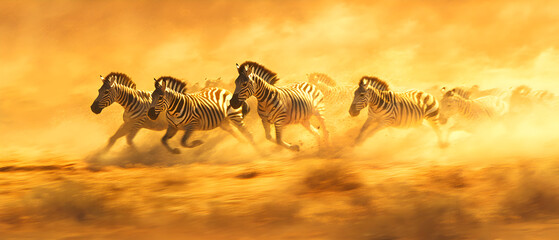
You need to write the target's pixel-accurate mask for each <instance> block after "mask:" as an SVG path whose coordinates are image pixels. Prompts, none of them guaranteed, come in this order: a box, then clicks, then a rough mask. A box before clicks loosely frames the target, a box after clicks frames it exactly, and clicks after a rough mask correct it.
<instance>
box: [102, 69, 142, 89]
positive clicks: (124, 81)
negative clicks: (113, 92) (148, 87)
mask: <svg viewBox="0 0 559 240" xmlns="http://www.w3.org/2000/svg"><path fill="white" fill-rule="evenodd" d="M111 78H114V79H115V82H116V83H118V84H120V85H122V86H126V87H129V88H132V89H136V83H134V82H133V81H132V79H130V77H128V75H126V74H124V73H119V72H111V73H109V74H108V75H107V76H106V77H105V78H103V79H105V80H111Z"/></svg>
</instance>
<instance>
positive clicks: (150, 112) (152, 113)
mask: <svg viewBox="0 0 559 240" xmlns="http://www.w3.org/2000/svg"><path fill="white" fill-rule="evenodd" d="M157 116H159V113H158V112H155V108H154V107H152V108H150V109H149V110H148V117H149V118H150V119H151V120H155V119H157Z"/></svg>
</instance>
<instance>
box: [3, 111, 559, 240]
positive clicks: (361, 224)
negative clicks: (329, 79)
mask: <svg viewBox="0 0 559 240" xmlns="http://www.w3.org/2000/svg"><path fill="white" fill-rule="evenodd" d="M355 122H358V121H357V120H356V121H355ZM550 124H551V123H550ZM258 127H260V126H255V128H254V132H256V133H260V132H259V131H260V129H259V128H258ZM541 127H543V128H541V129H540V128H534V129H532V133H534V134H536V136H525V135H524V133H525V130H518V131H511V132H508V133H507V134H508V135H503V133H502V132H499V131H495V132H494V133H492V132H491V131H486V132H485V133H484V134H482V135H470V134H468V133H465V132H458V133H455V134H453V135H452V140H453V143H452V145H451V146H450V147H449V148H448V149H439V148H437V147H436V140H435V139H434V138H433V137H434V134H433V133H432V132H431V131H430V129H428V128H427V127H425V128H418V129H415V130H398V129H393V130H386V131H384V132H381V133H379V134H378V135H376V136H374V137H373V138H371V139H369V140H368V141H367V142H366V143H365V144H364V146H362V147H357V148H352V147H347V146H345V144H341V143H340V142H338V143H333V144H332V146H331V148H330V150H320V149H319V148H318V147H317V146H316V145H314V144H310V145H309V144H306V145H304V147H305V148H304V150H303V151H302V152H300V153H291V152H288V151H287V150H281V149H277V148H276V147H275V146H273V144H271V143H267V142H264V143H262V144H261V146H262V148H264V149H265V150H266V151H269V152H270V155H267V156H259V155H258V154H257V153H256V152H255V151H254V150H252V149H251V148H246V149H244V147H245V145H244V144H242V143H238V142H237V140H236V139H234V138H232V137H229V136H227V135H226V133H222V132H220V131H219V130H216V131H214V132H212V133H208V134H205V135H204V134H201V135H199V136H200V137H204V139H209V140H208V142H207V143H206V145H203V146H201V147H200V148H199V149H195V150H191V151H185V152H184V153H183V154H181V155H172V154H169V153H167V152H165V150H164V149H163V148H162V147H161V146H159V145H157V144H155V143H149V142H146V141H148V140H149V139H153V138H155V139H158V138H159V136H160V134H162V133H161V132H147V131H146V132H143V134H141V135H140V137H139V138H138V139H137V141H138V142H139V150H138V151H133V150H131V149H130V148H128V147H126V146H124V144H123V143H121V144H122V145H117V147H116V149H113V150H112V151H111V152H110V153H107V154H100V153H98V152H96V151H93V152H88V153H86V156H85V157H73V158H72V157H68V156H67V157H62V156H56V154H55V153H50V155H49V154H44V155H42V156H26V155H25V154H24V153H21V152H20V153H17V151H16V150H11V152H8V153H11V154H7V155H4V157H3V158H2V160H1V166H2V167H1V168H0V185H1V186H2V194H1V195H0V203H2V204H1V206H2V209H1V214H0V233H1V237H2V239H154V238H161V237H165V238H167V239H184V238H189V239H554V238H556V236H558V234H559V182H557V181H556V179H557V177H558V176H559V150H557V149H556V142H557V140H558V138H559V136H557V135H556V133H546V132H545V129H547V127H549V125H541ZM302 129H303V128H302V127H298V126H293V127H291V128H290V129H289V130H290V131H288V133H289V134H288V136H289V137H290V138H296V137H300V138H302V139H303V140H307V141H309V142H312V138H311V136H310V134H304V133H303V134H297V133H299V131H298V130H302ZM538 129H539V131H538ZM352 131H353V129H352V130H349V131H348V133H351V132H352ZM515 133H516V134H515ZM504 136H508V137H506V138H505V137H504ZM257 138H258V139H262V138H263V136H261V135H257ZM221 139H222V140H221ZM333 139H337V140H338V141H339V140H343V141H341V142H346V141H347V142H349V139H348V137H345V136H344V134H334V137H333ZM262 140H263V139H262ZM533 141H538V144H533ZM156 142H157V141H156ZM174 143H175V144H178V143H177V142H174ZM239 147H242V148H241V149H244V150H243V151H241V152H237V153H236V152H235V151H236V150H238V149H239ZM45 155H46V156H45ZM77 155H79V154H77Z"/></svg>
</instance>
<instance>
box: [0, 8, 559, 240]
mask: <svg viewBox="0 0 559 240" xmlns="http://www.w3.org/2000/svg"><path fill="white" fill-rule="evenodd" d="M558 4H559V2H549V1H541V2H539V1H534V0H526V1H507V0H496V1H485V2H480V1H467V0H466V1H392V0H390V1H382V0H381V1H374V2H372V1H362V2H359V1H351V2H340V1H329V0H324V1H319V0H316V1H289V0H286V1H281V2H277V1H250V2H247V1H174V0H164V1H118V0H117V1H103V0H99V1H65V0H53V1H1V0H0V23H1V24H0V43H2V44H0V53H1V54H0V76H1V79H2V80H0V239H136V240H140V239H368V240H370V239H378V240H388V239H507V240H508V239H514V240H516V239H557V236H559V181H557V179H559V178H558V177H559V150H558V148H557V147H558V144H557V143H558V140H559V126H558V124H557V121H556V120H557V119H559V118H558V116H557V112H558V111H557V109H554V108H547V107H542V108H541V109H537V110H536V111H531V112H527V113H525V114H524V115H523V116H521V117H520V118H518V119H515V118H512V119H507V120H506V121H504V122H499V123H496V124H494V125H490V126H488V127H486V128H482V129H481V130H480V131H478V132H477V133H474V134H471V133H466V132H456V133H453V134H452V135H451V146H450V147H448V148H447V149H439V148H438V147H437V143H436V138H435V135H434V133H433V132H432V131H431V130H430V129H429V128H428V127H419V128H416V129H407V130H406V129H387V130H384V131H381V132H379V133H378V134H377V135H376V136H374V137H372V138H370V139H368V140H367V141H366V142H365V143H364V144H363V145H362V146H360V147H353V146H352V144H351V142H352V141H353V139H354V137H355V136H356V133H357V131H358V129H359V127H360V126H361V124H362V123H363V121H364V117H365V115H366V114H364V113H362V114H361V115H360V116H358V117H357V118H353V119H352V118H350V117H349V116H348V113H347V110H348V108H349V106H348V103H347V102H345V103H340V102H336V103H334V104H329V105H327V108H328V115H327V121H328V122H327V124H328V125H327V126H328V128H329V130H330V131H331V136H332V145H331V146H330V147H328V148H322V149H320V148H319V147H318V146H317V144H315V142H314V139H313V138H312V136H311V135H310V134H308V133H307V132H306V131H305V130H304V128H302V127H301V126H292V127H289V128H288V129H287V130H286V137H285V138H286V139H287V140H288V141H290V142H294V143H299V144H302V147H301V148H302V151H301V152H300V153H291V152H289V151H286V150H281V149H277V148H276V147H275V146H274V145H273V144H271V143H269V142H267V141H266V140H265V139H264V136H263V132H262V127H261V126H260V123H259V120H258V119H257V116H256V113H255V109H256V108H255V107H253V108H252V109H253V112H252V113H251V114H250V115H249V119H248V122H247V126H248V127H249V129H250V130H251V131H252V132H253V133H254V136H255V138H256V139H257V142H258V143H259V144H258V145H259V147H260V148H261V149H262V150H263V152H266V154H263V155H261V154H258V153H257V152H256V151H255V150H254V149H253V148H251V147H249V146H246V144H245V143H239V142H238V141H237V140H236V139H234V138H232V137H231V136H228V135H227V134H226V133H223V132H221V131H220V130H215V131H212V132H208V133H205V134H197V135H196V136H195V138H197V139H203V140H204V141H206V143H205V144H204V145H202V146H200V147H199V148H196V149H191V150H186V149H185V150H184V151H183V153H182V154H181V155H171V154H169V153H167V152H166V151H165V150H164V149H163V148H162V147H161V146H160V143H159V139H160V138H161V136H162V134H163V133H162V132H151V131H146V130H142V131H141V132H140V133H139V134H138V136H137V137H136V139H135V142H136V144H137V151H134V150H132V149H130V148H128V147H127V146H126V144H125V141H124V140H123V139H121V140H119V141H118V142H117V144H116V145H115V146H114V148H113V149H112V150H111V151H110V152H108V153H105V154H103V153H101V152H100V150H99V149H102V148H103V147H104V144H105V143H106V141H107V139H108V137H109V136H111V135H112V134H113V133H114V131H115V130H116V129H117V128H118V126H119V124H120V123H121V121H122V108H121V107H120V106H118V105H117V104H114V105H113V106H110V107H108V108H106V109H105V110H103V113H102V114H100V115H94V114H93V113H91V111H90V109H89V106H90V105H91V103H92V101H93V100H94V99H95V97H96V96H97V89H99V87H100V86H101V82H100V81H99V78H98V76H99V75H106V74H108V73H110V72H113V71H118V72H124V73H126V74H127V75H129V76H130V77H131V78H132V80H133V81H134V82H135V83H137V87H138V89H142V90H153V80H152V79H153V78H154V77H159V76H164V75H170V76H174V77H177V78H180V79H183V80H185V81H188V82H189V84H190V86H192V85H194V84H195V83H199V84H200V83H201V84H202V85H203V80H204V79H206V78H208V79H216V78H218V77H221V79H223V80H224V81H225V82H227V84H228V86H230V84H231V82H232V81H233V79H234V78H235V77H236V76H237V72H236V69H235V63H239V64H241V63H242V62H244V61H247V60H251V61H256V62H259V63H261V64H263V65H264V66H266V67H268V68H270V69H271V70H273V71H275V72H277V73H278V75H279V77H280V79H281V80H280V82H279V83H278V85H285V84H288V83H291V82H300V81H305V80H306V77H305V76H306V74H308V73H311V72H323V73H326V74H328V75H330V76H331V77H332V78H333V79H335V80H336V81H338V83H339V84H340V85H356V84H357V81H358V79H359V78H360V77H361V76H363V75H373V76H377V77H379V78H381V79H383V80H386V81H387V82H388V83H389V84H390V87H391V88H392V89H394V90H398V91H399V90H406V89H422V90H426V89H435V91H436V90H437V89H440V87H441V86H447V87H453V86H471V85H473V84H478V85H479V86H480V87H481V88H482V89H487V88H493V87H497V88H499V89H501V90H507V89H509V90H510V89H511V88H512V87H515V86H518V85H521V84H527V85H529V86H530V87H532V88H533V89H547V90H550V91H551V92H554V93H555V94H558V93H559V81H557V78H558V77H559V68H557V65H558V63H559V50H558V49H559V34H557V33H558V25H557V24H555V23H557V22H558V21H559V14H558V13H557V11H558V9H559V5H558ZM229 90H233V89H230V88H229ZM348 100H349V99H348ZM251 101H252V104H254V101H253V100H251ZM171 144H173V145H177V144H178V142H177V140H176V139H174V140H173V141H171Z"/></svg>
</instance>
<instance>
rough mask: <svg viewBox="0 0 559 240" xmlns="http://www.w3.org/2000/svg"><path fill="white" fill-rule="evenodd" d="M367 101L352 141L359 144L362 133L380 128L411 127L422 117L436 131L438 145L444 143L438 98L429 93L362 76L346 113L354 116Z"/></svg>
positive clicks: (369, 134) (441, 145)
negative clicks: (401, 89) (363, 118)
mask: <svg viewBox="0 0 559 240" xmlns="http://www.w3.org/2000/svg"><path fill="white" fill-rule="evenodd" d="M367 105H368V106H369V111H368V113H369V115H368V117H367V120H366V121H365V124H363V127H362V128H361V131H360V132H359V135H358V136H357V138H356V141H355V142H356V144H361V143H362V141H363V140H364V138H365V137H366V136H371V135H372V134H374V133H376V132H377V131H379V130H381V129H383V128H386V127H402V128H407V127H413V126H418V125H421V124H422V123H423V120H426V121H427V123H428V124H429V125H430V126H431V127H432V128H433V130H434V131H435V133H436V134H437V137H438V139H439V146H440V147H446V146H447V143H445V142H444V141H443V139H442V134H441V130H440V127H439V102H438V101H437V100H436V99H435V97H433V96H432V95H431V94H428V93H425V92H423V91H419V90H410V91H406V92H393V91H390V89H389V87H388V84H387V83H386V82H384V81H382V80H380V79H378V78H376V77H369V76H364V77H362V78H361V80H359V87H358V88H357V89H356V90H355V93H354V97H353V102H352V103H351V107H350V109H349V114H350V115H351V116H353V117H355V116H357V115H359V112H360V111H361V110H362V109H363V108H365V107H367ZM371 127H372V128H371ZM369 128H371V129H370V130H369ZM368 131H370V133H367V132H368Z"/></svg>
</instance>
